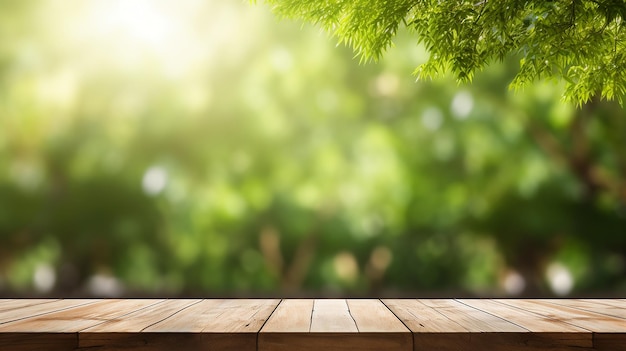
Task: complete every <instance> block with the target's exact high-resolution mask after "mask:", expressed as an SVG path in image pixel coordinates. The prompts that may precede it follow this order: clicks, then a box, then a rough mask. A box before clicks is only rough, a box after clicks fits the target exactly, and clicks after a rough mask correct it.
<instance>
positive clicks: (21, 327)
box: [0, 300, 159, 333]
mask: <svg viewBox="0 0 626 351" xmlns="http://www.w3.org/2000/svg"><path fill="white" fill-rule="evenodd" d="M157 302H159V301H158V300H100V301H96V302H94V303H91V304H87V305H84V306H77V307H74V308H71V309H67V310H63V311H58V312H53V313H49V314H45V315H42V316H35V317H29V318H25V319H22V320H19V321H15V322H11V323H6V324H3V325H0V332H4V333H25V332H29V331H33V330H37V331H40V332H43V333H75V332H79V331H81V330H83V329H86V328H89V327H91V326H94V325H97V324H100V323H103V322H106V321H107V320H109V319H112V318H116V317H120V316H123V315H126V314H129V313H131V312H133V311H135V310H138V309H141V308H144V307H147V306H150V305H154V304H155V303H157Z"/></svg>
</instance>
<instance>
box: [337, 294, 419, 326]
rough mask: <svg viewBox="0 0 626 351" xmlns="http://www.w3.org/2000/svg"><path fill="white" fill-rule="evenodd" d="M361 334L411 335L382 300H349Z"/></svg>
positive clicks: (351, 312) (351, 313)
mask: <svg viewBox="0 0 626 351" xmlns="http://www.w3.org/2000/svg"><path fill="white" fill-rule="evenodd" d="M347 303H348V308H349V311H350V315H351V316H352V318H353V319H354V322H355V323H356V327H357V329H358V331H359V333H407V334H408V333H410V331H409V329H407V327H406V326H405V325H404V324H402V322H401V321H400V320H399V319H398V317H396V316H395V315H394V314H393V313H391V311H389V309H388V308H387V307H386V306H385V305H384V304H383V303H382V302H380V300H348V301H347Z"/></svg>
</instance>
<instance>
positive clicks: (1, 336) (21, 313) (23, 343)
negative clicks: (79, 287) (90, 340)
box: [0, 299, 96, 351]
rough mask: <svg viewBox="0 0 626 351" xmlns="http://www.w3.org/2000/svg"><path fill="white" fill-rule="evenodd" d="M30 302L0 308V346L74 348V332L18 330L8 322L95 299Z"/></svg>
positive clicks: (14, 349) (13, 350)
mask: <svg viewBox="0 0 626 351" xmlns="http://www.w3.org/2000/svg"><path fill="white" fill-rule="evenodd" d="M30 302H31V301H29V302H28V303H26V304H25V305H23V307H21V308H15V309H7V310H4V311H0V350H2V351H23V350H51V351H69V350H74V349H75V348H76V346H77V345H78V343H77V338H76V334H72V333H56V332H55V333H46V332H44V331H42V330H39V329H36V328H34V329H29V330H27V331H26V332H19V331H16V330H11V327H10V326H11V325H12V324H14V323H19V322H21V321H24V320H28V319H30V318H38V317H44V316H47V315H50V314H53V313H55V312H58V311H64V310H70V309H72V308H77V307H79V306H85V305H89V304H93V303H95V302H96V300H85V299H82V300H50V301H49V302H45V303H38V304H30ZM7 327H8V328H7Z"/></svg>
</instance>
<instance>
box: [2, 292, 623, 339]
mask: <svg viewBox="0 0 626 351" xmlns="http://www.w3.org/2000/svg"><path fill="white" fill-rule="evenodd" d="M624 310H626V300H623V299H606V300H600V299H595V300H593V299H545V300H521V299H520V300H517V299H493V300H489V299H458V300H454V299H385V300H378V299H348V300H345V299H318V300H313V299H296V300H278V299H222V300H219V299H207V300H200V299H175V300H167V299H150V300H148V299H126V300H119V299H118V300H113V299H112V300H95V299H83V300H42V299H33V300H20V299H11V300H9V299H6V300H0V350H1V351H5V350H8V351H13V350H16V351H23V350H53V351H70V350H71V351H75V350H82V351H87V350H90V351H91V350H146V351H147V350H163V351H164V350H191V351H200V350H209V351H213V350H215V351H217V350H233V351H234V350H243V351H246V350H248V351H259V350H260V351H270V350H272V351H287V350H289V351H313V350H325V349H326V350H328V351H330V350H339V351H341V350H366V351H373V350H392V351H409V350H417V351H420V350H424V351H425V350H442V351H452V350H455V351H479V350H480V351H482V350H494V351H532V350H540V351H568V350H569V351H571V350H579V351H580V350H589V351H592V350H593V351H626V337H625V336H626V316H625V315H624Z"/></svg>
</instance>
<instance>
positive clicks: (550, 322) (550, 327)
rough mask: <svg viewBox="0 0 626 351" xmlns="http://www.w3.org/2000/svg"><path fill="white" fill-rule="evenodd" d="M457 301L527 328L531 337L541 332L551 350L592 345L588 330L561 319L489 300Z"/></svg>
mask: <svg viewBox="0 0 626 351" xmlns="http://www.w3.org/2000/svg"><path fill="white" fill-rule="evenodd" d="M458 301H459V302H461V303H463V304H465V305H468V306H471V307H474V308H476V309H479V310H481V311H483V312H485V313H489V314H492V315H494V316H497V317H499V318H502V319H504V320H507V321H509V322H511V323H514V324H516V325H519V326H520V327H523V328H524V329H527V330H528V331H529V332H530V336H531V338H534V339H537V336H538V335H539V334H541V335H540V337H541V342H542V343H543V344H544V345H546V346H548V345H549V347H550V349H551V350H569V349H580V348H582V349H585V348H587V349H591V348H592V347H593V334H592V333H591V332H590V331H589V330H586V329H583V328H580V327H576V326H574V325H571V324H568V323H565V322H563V321H561V320H558V319H552V318H549V317H544V316H539V315H536V314H534V313H532V312H527V311H523V310H519V309H516V308H514V307H511V306H508V305H503V304H498V303H494V302H493V301H491V300H484V299H471V300H458ZM529 340H530V339H529Z"/></svg>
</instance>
